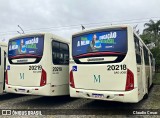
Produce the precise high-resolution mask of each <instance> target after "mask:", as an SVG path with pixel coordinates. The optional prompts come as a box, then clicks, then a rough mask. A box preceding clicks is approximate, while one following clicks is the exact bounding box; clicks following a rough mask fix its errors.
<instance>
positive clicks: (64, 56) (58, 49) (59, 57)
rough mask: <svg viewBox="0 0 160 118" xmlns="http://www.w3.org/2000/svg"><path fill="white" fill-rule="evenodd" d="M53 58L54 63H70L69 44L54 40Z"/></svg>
mask: <svg viewBox="0 0 160 118" xmlns="http://www.w3.org/2000/svg"><path fill="white" fill-rule="evenodd" d="M52 60H53V63H54V64H59V65H68V64H69V46H68V44H65V43H61V42H58V41H53V42H52Z"/></svg>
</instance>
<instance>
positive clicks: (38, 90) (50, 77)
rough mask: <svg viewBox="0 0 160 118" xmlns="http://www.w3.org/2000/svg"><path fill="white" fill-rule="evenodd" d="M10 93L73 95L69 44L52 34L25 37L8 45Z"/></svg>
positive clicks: (8, 85) (8, 90)
mask: <svg viewBox="0 0 160 118" xmlns="http://www.w3.org/2000/svg"><path fill="white" fill-rule="evenodd" d="M6 68H7V70H6V92H9V93H17V94H32V95H43V96H58V95H68V94H69V88H68V86H69V82H68V81H69V79H68V78H69V73H68V71H69V42H68V41H67V39H63V38H61V37H59V36H56V35H53V34H50V33H34V34H24V35H20V36H16V37H13V38H11V39H10V40H9V44H8V59H7V67H6Z"/></svg>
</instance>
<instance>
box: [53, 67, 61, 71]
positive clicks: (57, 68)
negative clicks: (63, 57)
mask: <svg viewBox="0 0 160 118" xmlns="http://www.w3.org/2000/svg"><path fill="white" fill-rule="evenodd" d="M53 71H62V67H53Z"/></svg>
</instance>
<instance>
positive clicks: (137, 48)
mask: <svg viewBox="0 0 160 118" xmlns="http://www.w3.org/2000/svg"><path fill="white" fill-rule="evenodd" d="M134 43H135V52H136V62H137V64H141V52H140V44H139V39H138V38H137V37H136V36H134Z"/></svg>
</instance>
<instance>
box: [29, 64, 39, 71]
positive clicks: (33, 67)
mask: <svg viewBox="0 0 160 118" xmlns="http://www.w3.org/2000/svg"><path fill="white" fill-rule="evenodd" d="M29 70H42V66H41V65H38V66H29Z"/></svg>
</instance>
